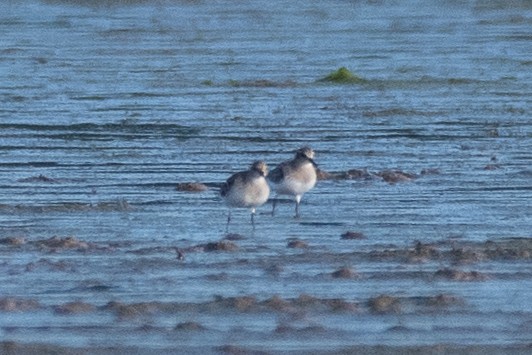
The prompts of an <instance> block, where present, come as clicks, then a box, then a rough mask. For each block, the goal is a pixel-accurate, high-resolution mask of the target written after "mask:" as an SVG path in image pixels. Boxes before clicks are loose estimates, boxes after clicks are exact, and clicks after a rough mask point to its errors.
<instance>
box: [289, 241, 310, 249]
mask: <svg viewBox="0 0 532 355" xmlns="http://www.w3.org/2000/svg"><path fill="white" fill-rule="evenodd" d="M286 247H287V248H292V249H306V248H308V243H307V242H305V241H304V240H301V239H294V240H290V241H289V242H288V243H287V244H286Z"/></svg>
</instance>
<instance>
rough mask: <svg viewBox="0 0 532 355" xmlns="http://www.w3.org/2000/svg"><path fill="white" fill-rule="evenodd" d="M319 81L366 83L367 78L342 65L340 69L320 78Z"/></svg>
mask: <svg viewBox="0 0 532 355" xmlns="http://www.w3.org/2000/svg"><path fill="white" fill-rule="evenodd" d="M318 82H325V83H335V84H363V83H366V82H367V80H366V79H364V78H361V77H359V76H358V75H356V74H353V73H352V72H351V71H350V70H349V69H347V68H346V67H341V68H340V69H338V70H336V71H334V72H332V73H330V74H329V75H327V76H325V77H323V78H321V79H319V80H318Z"/></svg>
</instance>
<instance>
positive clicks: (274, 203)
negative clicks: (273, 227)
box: [272, 198, 277, 216]
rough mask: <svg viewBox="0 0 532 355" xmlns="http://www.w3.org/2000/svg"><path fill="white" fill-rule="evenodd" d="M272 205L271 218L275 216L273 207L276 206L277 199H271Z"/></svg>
mask: <svg viewBox="0 0 532 355" xmlns="http://www.w3.org/2000/svg"><path fill="white" fill-rule="evenodd" d="M272 205H273V208H272V216H274V215H275V206H277V199H276V198H274V199H272Z"/></svg>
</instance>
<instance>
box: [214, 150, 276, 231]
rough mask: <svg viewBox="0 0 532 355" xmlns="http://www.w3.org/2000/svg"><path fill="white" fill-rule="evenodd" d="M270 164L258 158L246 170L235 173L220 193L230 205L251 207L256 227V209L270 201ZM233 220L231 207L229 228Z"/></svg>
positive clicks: (228, 217) (252, 219)
mask: <svg viewBox="0 0 532 355" xmlns="http://www.w3.org/2000/svg"><path fill="white" fill-rule="evenodd" d="M267 175H268V166H267V165H266V163H265V162H263V161H261V160H258V161H256V162H254V163H253V164H251V166H250V168H249V169H248V170H246V171H241V172H238V173H236V174H233V175H232V176H231V177H230V178H229V179H227V181H226V182H225V183H224V184H223V185H222V187H221V189H220V194H221V195H222V197H223V198H224V199H225V202H226V203H227V205H228V206H229V207H240V208H250V209H251V224H252V225H253V227H255V219H254V216H255V209H256V208H257V207H259V206H261V205H263V204H264V203H265V202H266V201H268V197H269V195H270V187H269V186H268V182H267V181H266V176H267ZM229 222H231V209H229V213H228V215H227V228H229Z"/></svg>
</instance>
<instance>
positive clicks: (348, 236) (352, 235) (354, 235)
mask: <svg viewBox="0 0 532 355" xmlns="http://www.w3.org/2000/svg"><path fill="white" fill-rule="evenodd" d="M340 238H341V239H344V240H361V239H366V236H365V235H364V233H362V232H355V231H347V232H345V233H343V234H342V235H341V236H340Z"/></svg>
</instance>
